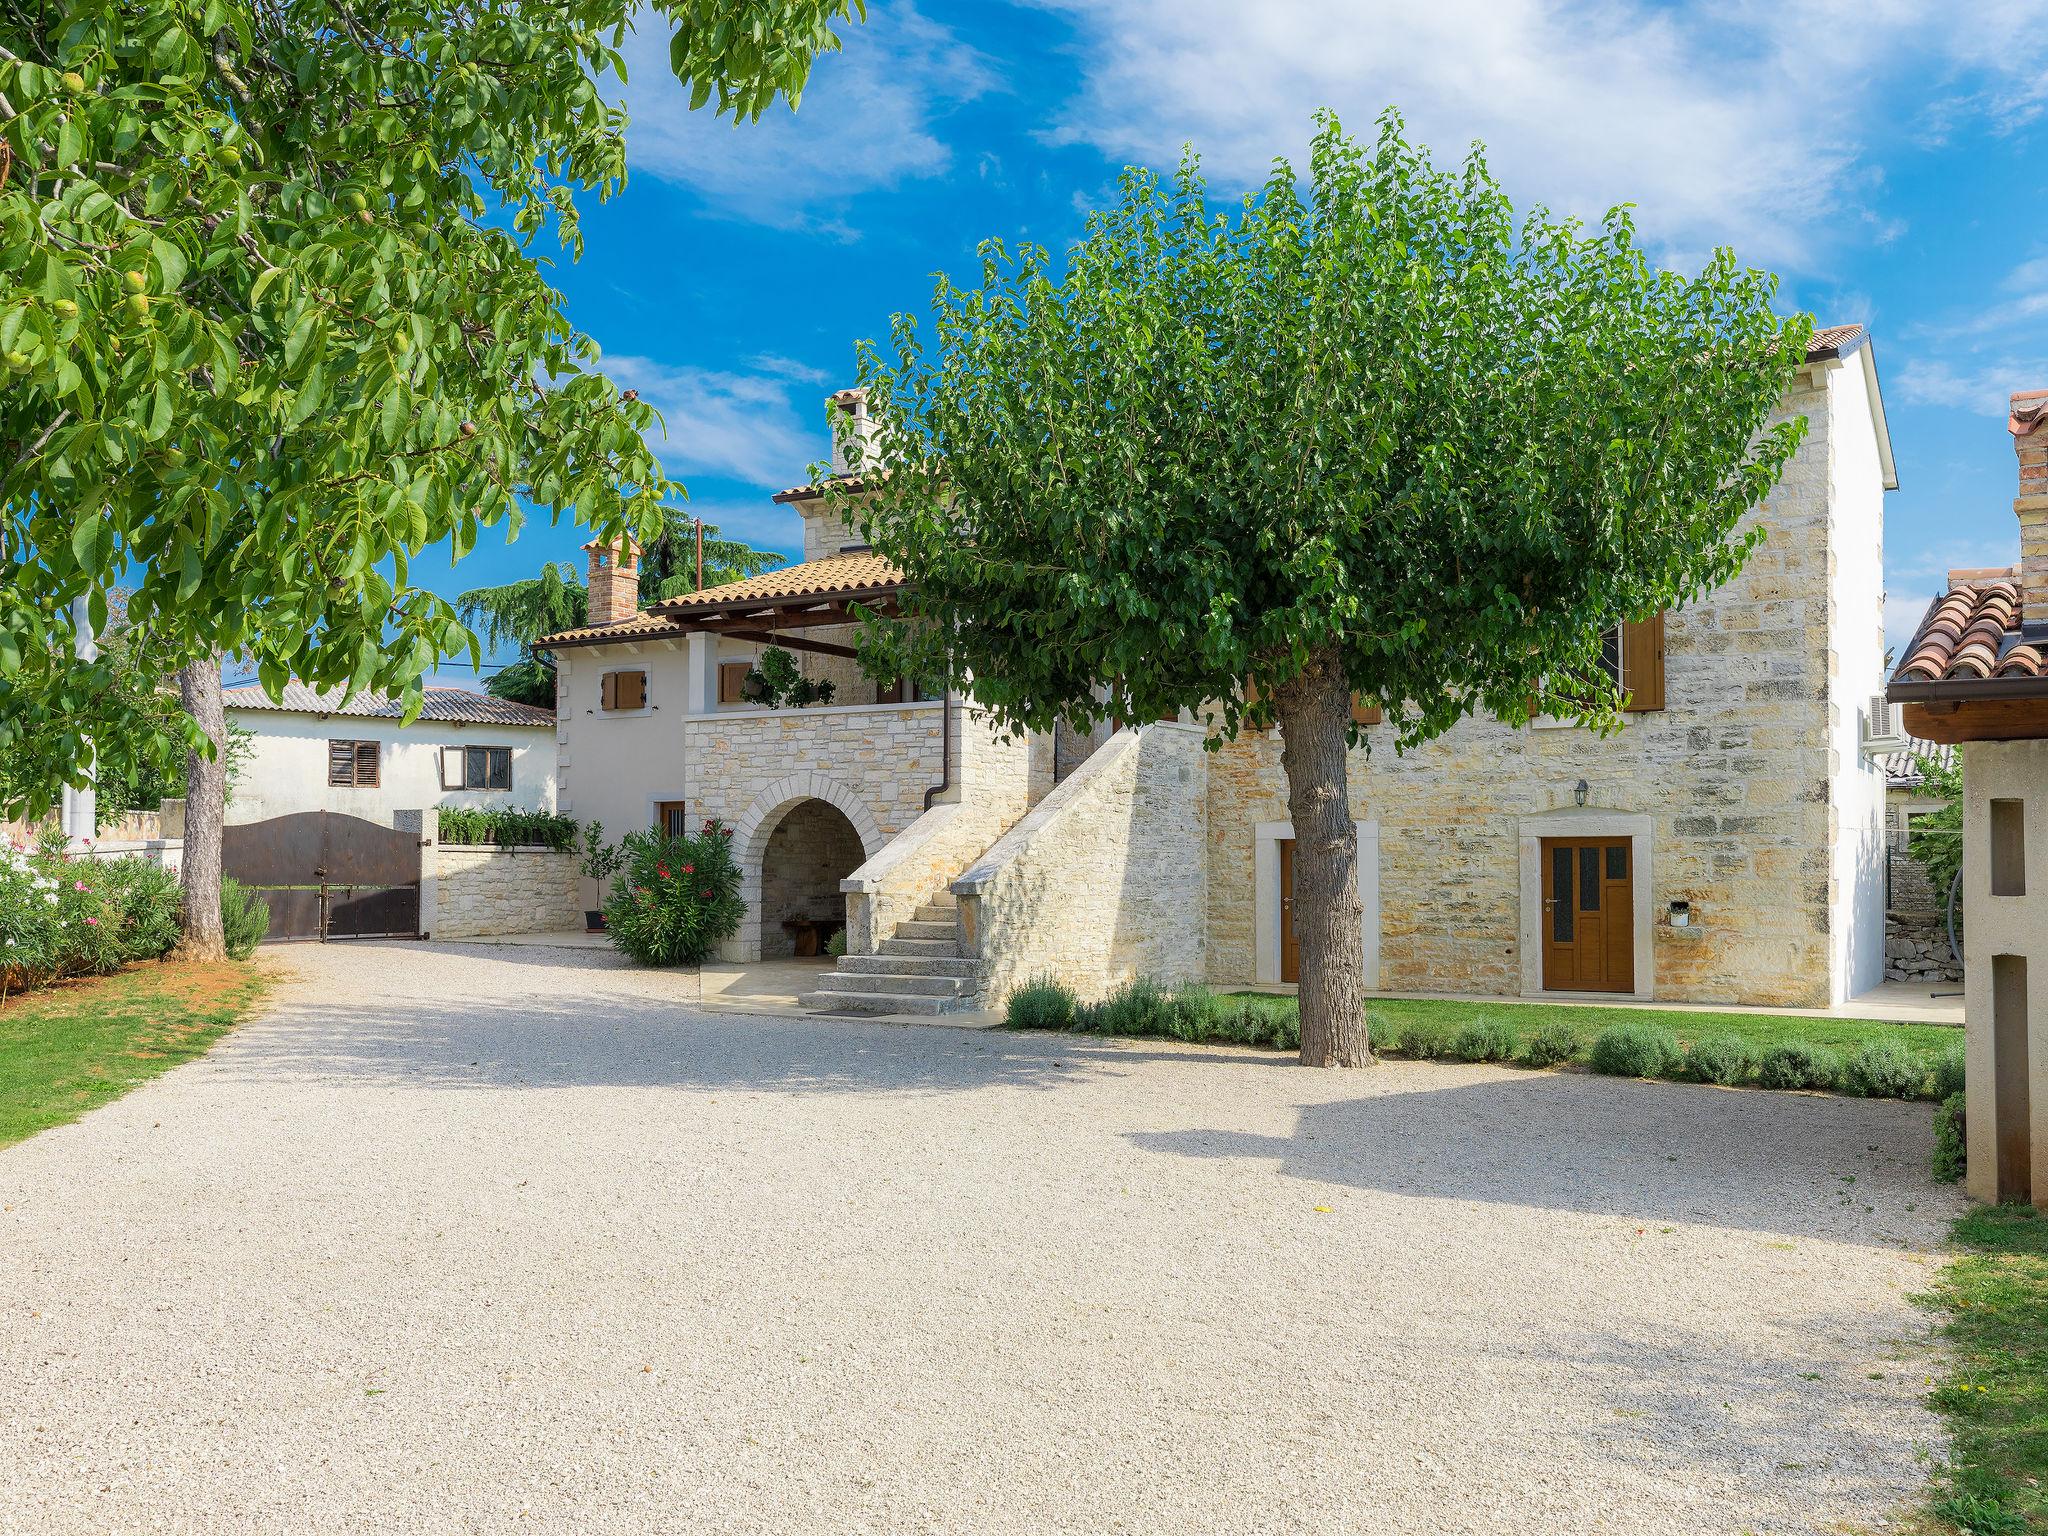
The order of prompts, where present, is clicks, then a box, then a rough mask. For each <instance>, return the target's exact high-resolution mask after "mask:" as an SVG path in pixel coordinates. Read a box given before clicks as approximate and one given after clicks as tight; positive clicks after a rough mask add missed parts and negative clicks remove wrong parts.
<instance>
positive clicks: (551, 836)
mask: <svg viewBox="0 0 2048 1536" xmlns="http://www.w3.org/2000/svg"><path fill="white" fill-rule="evenodd" d="M441 841H442V842H444V843H454V844H457V845H475V844H492V845H495V846H497V847H499V848H573V847H575V846H576V823H575V821H574V819H572V818H571V817H568V816H556V815H554V814H552V813H551V812H548V811H514V810H483V809H480V808H479V807H476V806H469V805H444V806H442V807H441Z"/></svg>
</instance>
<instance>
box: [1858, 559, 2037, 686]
mask: <svg viewBox="0 0 2048 1536" xmlns="http://www.w3.org/2000/svg"><path fill="white" fill-rule="evenodd" d="M1953 574H1954V576H1955V577H1958V578H1974V579H1963V580H1957V581H1956V583H1955V585H1954V586H1952V587H1951V588H1950V590H1949V591H1948V592H1947V593H1945V594H1944V595H1942V596H1941V597H1938V598H1936V599H1935V600H1934V602H1933V603H1932V604H1931V605H1930V606H1929V608H1928V610H1927V617H1926V618H1925V619H1923V620H1922V621H1921V624H1920V633H1919V634H1918V635H1916V636H1915V637H1914V639H1913V649H1912V650H1911V651H1910V652H1909V653H1908V654H1907V656H1906V659H1905V661H1904V663H1903V664H1901V665H1900V667H1899V670H1898V672H1897V673H1896V674H1895V675H1894V678H1893V680H1894V681H1895V682H1909V683H1910V682H1922V683H1926V682H1953V681H1968V680H1969V679H1972V678H1990V677H2044V676H2048V645H2044V644H2043V642H2041V641H2038V640H2027V639H2024V638H2023V637H2022V635H2021V633H2020V584H2019V579H2018V577H2017V575H2016V573H2014V572H2012V571H2003V572H1996V573H1994V572H1980V571H1967V572H1965V571H1957V572H1955V573H1953ZM1985 578H1989V579H1985Z"/></svg>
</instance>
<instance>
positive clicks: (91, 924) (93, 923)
mask: <svg viewBox="0 0 2048 1536" xmlns="http://www.w3.org/2000/svg"><path fill="white" fill-rule="evenodd" d="M85 925H86V927H88V928H97V927H99V925H100V920H99V919H98V918H96V917H88V918H87V919H86V920H85Z"/></svg>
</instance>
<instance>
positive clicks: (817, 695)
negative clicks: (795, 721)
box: [740, 645, 838, 709]
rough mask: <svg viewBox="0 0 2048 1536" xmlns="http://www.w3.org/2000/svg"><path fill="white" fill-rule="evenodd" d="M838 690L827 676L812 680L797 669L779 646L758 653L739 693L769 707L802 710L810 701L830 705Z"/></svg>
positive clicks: (794, 661)
mask: <svg viewBox="0 0 2048 1536" xmlns="http://www.w3.org/2000/svg"><path fill="white" fill-rule="evenodd" d="M837 691H838V689H837V688H836V687H835V686H834V684H833V683H832V682H831V681H830V680H828V679H820V680H818V681H816V682H813V681H812V680H811V679H810V678H808V677H805V676H803V675H802V674H801V673H800V672H799V671H798V670H797V664H796V658H795V657H794V656H792V655H790V654H789V652H787V651H785V650H784V649H783V648H782V647H781V646H779V645H771V646H769V647H768V649H766V650H765V651H763V652H762V653H761V660H760V663H759V664H758V665H756V666H752V667H749V668H748V669H747V675H746V677H745V678H744V679H743V680H742V681H741V683H740V693H741V695H742V696H743V697H745V698H746V699H748V700H750V701H752V702H753V703H755V704H762V705H765V706H767V707H768V708H769V709H783V708H789V709H803V708H805V707H807V706H809V705H812V704H830V703H831V702H832V697H833V695H834V694H835V693H836V692H837Z"/></svg>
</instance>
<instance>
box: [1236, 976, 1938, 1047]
mask: <svg viewBox="0 0 2048 1536" xmlns="http://www.w3.org/2000/svg"><path fill="white" fill-rule="evenodd" d="M1231 996H1232V997H1233V998H1241V999H1244V1000H1245V1001H1248V1002H1252V1003H1267V1004H1270V1005H1272V1006H1274V1007H1276V1008H1292V1007H1294V1006H1295V1003H1294V999H1293V998H1292V997H1286V996H1282V995H1280V994H1277V993H1272V992H1236V993H1232V994H1231ZM1365 1011H1366V1014H1367V1015H1368V1016H1369V1017H1370V1016H1377V1017H1378V1018H1380V1019H1383V1020H1385V1021H1386V1022H1387V1023H1389V1024H1392V1025H1393V1026H1394V1027H1395V1031H1396V1033H1398V1032H1399V1029H1400V1026H1401V1025H1403V1024H1406V1023H1409V1022H1411V1021H1413V1020H1424V1019H1426V1020H1429V1021H1431V1022H1435V1023H1442V1024H1447V1025H1451V1026H1462V1025H1465V1024H1470V1023H1473V1022H1475V1021H1476V1020H1479V1019H1499V1020H1501V1021H1502V1022H1504V1023H1505V1024H1507V1025H1508V1027H1509V1028H1511V1029H1513V1030H1514V1031H1515V1033H1516V1034H1517V1035H1518V1036H1521V1037H1522V1038H1524V1039H1526V1038H1527V1037H1528V1035H1529V1033H1530V1031H1532V1030H1534V1029H1535V1028H1536V1027H1537V1026H1539V1025H1542V1024H1570V1025H1572V1026H1573V1027H1575V1028H1576V1029H1577V1030H1578V1031H1579V1033H1580V1034H1582V1035H1584V1036H1585V1037H1586V1038H1587V1039H1588V1040H1590V1039H1592V1038H1593V1036H1595V1035H1597V1034H1599V1033H1600V1031H1601V1030H1603V1029H1606V1028H1607V1027H1608V1026H1609V1025H1612V1024H1646V1025H1651V1026H1655V1027H1657V1028H1662V1029H1668V1030H1670V1031H1671V1032H1672V1033H1673V1034H1674V1035H1676V1036H1677V1037H1678V1043H1679V1044H1680V1045H1690V1044H1691V1043H1692V1042H1693V1041H1695V1040H1698V1039H1700V1038H1701V1037H1703V1036H1705V1035H1742V1036H1744V1037H1746V1038H1747V1039H1749V1040H1751V1041H1754V1042H1755V1044H1756V1046H1757V1047H1758V1049H1760V1050H1761V1049H1763V1048H1765V1047H1767V1046H1772V1045H1777V1044H1778V1043H1780V1042H1781V1041H1786V1040H1806V1041H1810V1042H1811V1043H1812V1044H1814V1045H1825V1046H1828V1047H1829V1048H1830V1049H1833V1050H1837V1051H1840V1052H1842V1053H1844V1054H1847V1053H1848V1052H1850V1051H1853V1050H1854V1049H1855V1048H1856V1047H1857V1046H1859V1045H1862V1044H1863V1043H1864V1042H1865V1041H1867V1040H1896V1041H1898V1042H1899V1043H1900V1044H1901V1045H1903V1046H1905V1047H1907V1048H1908V1049H1909V1050H1912V1051H1914V1052H1917V1053H1918V1054H1920V1055H1923V1056H1930V1057H1933V1056H1940V1055H1943V1054H1944V1053H1946V1052H1948V1051H1952V1050H1954V1049H1955V1048H1956V1047H1957V1046H1959V1045H1961V1044H1962V1043H1963V1032H1962V1031H1961V1030H1960V1029H1952V1028H1948V1027H1946V1026H1944V1025H1940V1024H1893V1023H1889V1022H1887V1021H1886V1020H1884V1019H1810V1018H1798V1017H1787V1016H1784V1015H1780V1014H1774V1013H1713V1012H1693V1011H1691V1010H1682V1009H1676V1008H1611V1007H1603V1006H1602V1005H1600V1004H1598V1003H1583V1004H1581V1003H1510V1002H1491V1001H1487V1000H1478V1001H1468V1000H1465V999H1459V1000H1457V1001H1447V1000H1441V999H1423V998H1379V999H1375V1000H1374V1001H1372V1002H1369V1003H1367V1004H1366V1005H1365Z"/></svg>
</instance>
